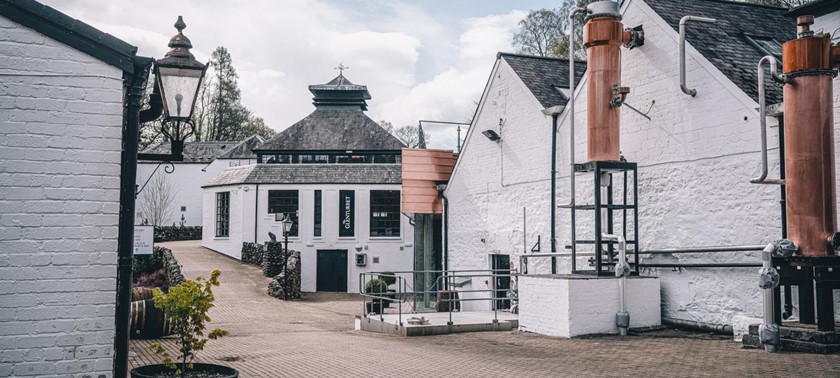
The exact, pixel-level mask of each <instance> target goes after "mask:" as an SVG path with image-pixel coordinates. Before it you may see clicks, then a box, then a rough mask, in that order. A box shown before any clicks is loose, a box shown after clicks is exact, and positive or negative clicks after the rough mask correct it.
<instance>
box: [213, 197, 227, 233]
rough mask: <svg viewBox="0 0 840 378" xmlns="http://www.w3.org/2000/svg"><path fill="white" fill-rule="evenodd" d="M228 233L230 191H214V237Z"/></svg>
mask: <svg viewBox="0 0 840 378" xmlns="http://www.w3.org/2000/svg"><path fill="white" fill-rule="evenodd" d="M228 235H230V192H219V193H216V237H227V236H228Z"/></svg>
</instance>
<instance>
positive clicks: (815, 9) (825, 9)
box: [787, 0, 840, 33]
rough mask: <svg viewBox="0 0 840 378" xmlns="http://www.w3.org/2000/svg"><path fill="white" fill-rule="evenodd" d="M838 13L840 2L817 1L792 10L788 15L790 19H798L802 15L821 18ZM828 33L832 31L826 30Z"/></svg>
mask: <svg viewBox="0 0 840 378" xmlns="http://www.w3.org/2000/svg"><path fill="white" fill-rule="evenodd" d="M838 11H840V0H815V1H811V2H809V3H805V4H802V5H800V6H798V7H795V8H793V9H791V10H790V12H788V13H787V15H788V17H798V16H802V15H812V16H816V17H819V16H823V15H825V14H827V13H833V12H838ZM826 32H827V33H831V32H832V30H826Z"/></svg>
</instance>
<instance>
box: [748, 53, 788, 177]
mask: <svg viewBox="0 0 840 378" xmlns="http://www.w3.org/2000/svg"><path fill="white" fill-rule="evenodd" d="M764 62H768V63H770V75H772V76H773V78H776V79H777V80H778V78H779V74H778V71H777V70H778V69H777V65H778V64H777V63H776V58H775V57H773V56H772V55H767V56H765V57H763V58H761V60H759V61H758V124H759V126H761V176H758V177H756V178H754V179H751V180H750V182H751V183H753V184H773V185H784V184H785V180H784V179H768V178H767V98H766V96H765V95H764V87H765V83H764V81H765V80H764V67H763V66H764Z"/></svg>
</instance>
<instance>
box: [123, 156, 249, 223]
mask: <svg viewBox="0 0 840 378" xmlns="http://www.w3.org/2000/svg"><path fill="white" fill-rule="evenodd" d="M254 163H256V159H250V160H249V159H218V160H214V161H213V162H212V163H210V164H207V163H173V165H174V166H175V170H174V171H173V172H172V173H170V174H167V173H166V172H165V170H164V169H165V168H166V165H165V164H164V165H161V166H160V168H158V170H157V171H156V172H155V167H157V165H158V164H159V163H152V162H140V163H139V164H137V184H138V185H141V186H142V185H143V183H145V182H146V181H147V180H149V178H150V176H151V175H152V172H154V173H155V176H163V177H166V180H167V181H168V182H169V183H171V185H172V187H173V189H174V193H175V200H174V201H173V203H172V214H171V216H170V218H169V219H168V220H167V221H166V222H164V224H162V225H161V226H171V225H172V224H173V223H175V224H176V225H180V224H181V215H183V216H184V220H185V223H184V225H185V226H201V222H202V219H203V215H202V214H203V211H202V207H203V205H204V204H203V196H204V192H203V190H202V189H201V186H202V185H204V184H206V183H207V182H208V181H210V179H212V178H213V177H216V175H218V174H219V173H220V172H222V171H223V170H225V168H228V167H234V166H239V165H248V164H254ZM153 180H154V179H152V180H151V181H153ZM151 181H150V182H151ZM142 202H143V194H142V193H141V194H140V196H139V197H138V198H137V213H136V214H137V219H136V221H137V222H138V223H140V222H143V219H144V218H145V217H146V215H144V214H141V206H140V205H141V204H142ZM182 207H186V211H181V208H182Z"/></svg>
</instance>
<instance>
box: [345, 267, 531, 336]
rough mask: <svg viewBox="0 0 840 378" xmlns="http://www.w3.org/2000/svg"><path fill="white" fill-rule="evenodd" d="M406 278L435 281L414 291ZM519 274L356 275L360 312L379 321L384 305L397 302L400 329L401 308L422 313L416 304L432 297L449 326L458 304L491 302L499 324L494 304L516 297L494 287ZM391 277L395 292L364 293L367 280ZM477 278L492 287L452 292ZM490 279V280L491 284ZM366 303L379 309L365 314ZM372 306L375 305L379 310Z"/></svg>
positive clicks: (427, 272) (424, 272)
mask: <svg viewBox="0 0 840 378" xmlns="http://www.w3.org/2000/svg"><path fill="white" fill-rule="evenodd" d="M406 275H410V276H411V277H412V279H416V278H417V277H418V275H423V276H426V277H428V275H432V277H434V280H433V281H431V285H429V286H428V287H420V288H414V287H412V286H413V285H409V284H408V283H407V279H406V278H405V276H406ZM516 275H518V272H517V270H515V269H495V270H494V269H484V270H457V271H442V270H415V271H399V272H383V273H379V272H368V273H359V295H360V296H361V297H362V310H363V314H364V315H365V317H369V316H370V315H371V314H375V315H378V316H379V320H380V321H383V320H384V315H385V310H386V308H387V307H386V303H387V304H391V303H396V304H398V305H397V315H398V324H399V325H400V326H402V325H403V319H402V318H403V313H404V312H405V311H403V307H404V305H405V304H408V305H409V307H408V312H410V313H411V314H416V313H419V312H421V311H419V310H420V309H419V308H418V305H417V299H418V298H426V299H428V298H434V301H435V302H436V305H437V304H438V303H440V302H444V303H446V310H447V311H448V312H449V321H448V322H447V324H449V325H452V324H454V323H453V320H452V313H453V311H455V310H456V307H457V309H458V310H459V311H460V303H461V302H471V301H490V302H491V305H492V308H493V323H498V322H499V320H498V310H499V306H498V305H497V304H496V301H507V300H509V301H511V304H513V302H515V301H516V299H515V298H516V296H515V295H513V296H512V295H511V291H512V290H511V289H510V288H506V289H505V288H502V289H499V288H497V287H496V286H497V285H498V281H497V280H498V279H500V278H504V277H514V276H516ZM386 277H387V278H394V279H395V281H396V282H395V284H394V288H395V289H396V290H395V291H386V292H381V291H376V292H370V293H368V292H366V290H365V287H366V286H367V283H368V282H369V281H370V280H373V279H376V278H386ZM476 278H487V279H488V283H489V282H492V284H489V285H488V288H486V289H473V288H472V287H471V288H470V289H466V290H460V289H459V290H455V288H456V287H462V286H464V285H466V284H470V286H473V285H472V280H474V279H476ZM491 280H492V281H491ZM501 291H504V292H505V296H498V293H499V292H501ZM441 293H446V294H445V295H439V294H441ZM459 293H470V295H473V294H475V293H488V294H490V295H486V296H480V297H472V296H471V297H468V298H460V296H459ZM368 303H371V304H372V305H371V310H379V311H376V312H375V313H374V311H368ZM375 304H378V308H377V306H376V305H375ZM434 307H436V308H440V306H434Z"/></svg>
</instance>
